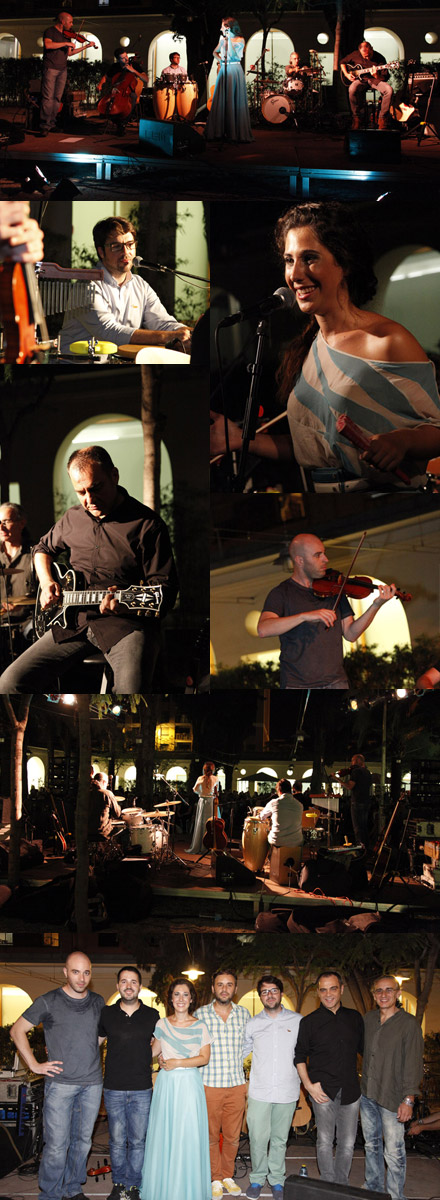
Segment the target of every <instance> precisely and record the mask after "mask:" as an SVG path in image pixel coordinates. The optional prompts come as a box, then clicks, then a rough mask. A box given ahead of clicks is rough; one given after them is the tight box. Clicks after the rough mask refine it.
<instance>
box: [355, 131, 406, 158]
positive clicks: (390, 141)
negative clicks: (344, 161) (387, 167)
mask: <svg viewBox="0 0 440 1200" xmlns="http://www.w3.org/2000/svg"><path fill="white" fill-rule="evenodd" d="M345 151H346V153H347V154H348V155H349V156H350V158H357V159H358V161H359V162H369V163H397V162H400V133H399V132H398V130H394V129H380V130H379V129H350V130H349V132H348V133H347V134H346V138H345Z"/></svg>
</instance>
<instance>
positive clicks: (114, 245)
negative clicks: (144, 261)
mask: <svg viewBox="0 0 440 1200" xmlns="http://www.w3.org/2000/svg"><path fill="white" fill-rule="evenodd" d="M105 244H106V246H108V249H109V250H111V251H112V254H115V253H116V251H117V250H129V251H130V254H134V253H135V250H136V242H106V243H105Z"/></svg>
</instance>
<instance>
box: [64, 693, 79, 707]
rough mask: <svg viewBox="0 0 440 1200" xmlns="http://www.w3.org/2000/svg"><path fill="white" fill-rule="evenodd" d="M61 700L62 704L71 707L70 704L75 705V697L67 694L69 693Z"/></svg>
mask: <svg viewBox="0 0 440 1200" xmlns="http://www.w3.org/2000/svg"><path fill="white" fill-rule="evenodd" d="M61 699H62V701H63V704H69V705H72V704H75V703H76V696H73V695H72V694H69V693H66V695H64V696H62V697H61Z"/></svg>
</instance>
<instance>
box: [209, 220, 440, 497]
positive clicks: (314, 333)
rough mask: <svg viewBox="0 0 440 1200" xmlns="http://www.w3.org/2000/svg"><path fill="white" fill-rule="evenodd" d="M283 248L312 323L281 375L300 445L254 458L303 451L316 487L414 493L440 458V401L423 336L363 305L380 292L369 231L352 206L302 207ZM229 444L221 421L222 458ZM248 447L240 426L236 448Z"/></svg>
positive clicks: (276, 441) (262, 447)
mask: <svg viewBox="0 0 440 1200" xmlns="http://www.w3.org/2000/svg"><path fill="white" fill-rule="evenodd" d="M276 241H277V246H278V250H279V252H280V255H281V256H282V258H283V261H284V268H285V277H286V283H287V285H288V287H289V288H290V290H291V291H293V292H294V293H295V300H296V303H297V305H298V309H299V310H300V313H301V314H302V316H303V317H304V324H303V326H302V329H301V332H300V334H299V335H298V337H297V338H295V339H294V341H293V342H292V344H291V345H290V346H289V348H288V350H287V352H286V354H285V356H284V359H283V362H282V365H281V368H280V371H279V382H280V396H281V398H282V400H283V401H287V415H288V421H289V428H290V435H291V442H290V441H289V439H288V438H286V437H283V438H279V437H277V436H276V435H275V436H274V435H272V434H264V433H263V434H257V436H256V438H255V439H254V440H253V442H251V451H253V452H255V453H257V454H259V455H262V456H263V457H269V458H282V457H288V456H289V455H290V456H291V455H292V447H293V454H294V456H295V459H296V461H297V463H298V464H299V465H300V466H301V467H303V468H310V469H311V471H312V482H313V484H314V485H315V484H316V483H319V482H321V481H323V480H325V481H326V482H329V481H331V483H332V484H337V483H341V482H344V483H345V482H347V481H349V480H351V481H353V483H354V485H357V486H364V487H366V486H370V485H376V484H378V483H380V484H381V485H382V486H383V485H385V486H386V487H388V488H393V487H396V486H402V483H403V482H405V483H406V484H409V483H411V484H412V485H413V486H414V485H415V484H417V483H418V482H419V481H420V476H421V474H423V472H424V471H425V468H426V463H427V461H428V459H429V458H431V457H432V456H433V455H435V454H438V453H439V452H440V398H439V395H438V390H437V385H436V382H435V374H434V368H433V364H432V363H431V362H430V361H429V359H428V358H427V356H426V354H425V352H424V350H423V349H422V347H421V346H420V345H419V343H418V342H417V340H416V338H414V337H413V335H412V334H411V333H409V332H408V330H407V329H405V328H404V327H403V326H402V325H399V324H398V323H397V322H396V321H392V320H390V319H389V318H388V317H383V316H381V315H380V314H379V313H375V312H370V311H368V310H366V309H365V308H364V307H363V305H365V304H366V303H367V302H368V301H370V300H371V298H372V297H373V296H374V293H375V290H376V278H375V275H374V271H373V255H372V250H371V247H370V245H369V242H368V238H367V236H366V233H365V231H364V230H363V229H362V227H361V226H360V225H359V222H358V220H357V218H356V216H355V215H353V212H352V209H351V208H350V206H348V205H343V204H340V203H337V202H330V203H314V204H299V205H295V207H294V208H291V209H289V210H288V211H287V212H286V213H285V215H284V216H283V217H281V218H280V220H279V221H278V223H277V227H276ZM221 436H222V434H221V425H220V423H219V422H215V423H214V451H213V452H214V453H218V452H221V449H222V446H221ZM240 440H241V439H240V433H239V431H238V429H237V427H234V426H231V427H230V444H231V449H234V448H238V447H239V445H240Z"/></svg>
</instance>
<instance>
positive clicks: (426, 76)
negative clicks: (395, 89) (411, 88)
mask: <svg viewBox="0 0 440 1200" xmlns="http://www.w3.org/2000/svg"><path fill="white" fill-rule="evenodd" d="M410 79H411V80H414V83H427V82H428V81H429V83H430V82H431V79H435V75H434V73H433V71H431V72H429V71H416V73H415V75H410Z"/></svg>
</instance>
